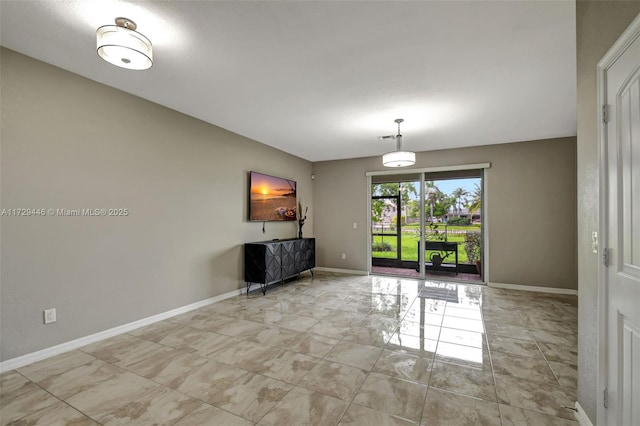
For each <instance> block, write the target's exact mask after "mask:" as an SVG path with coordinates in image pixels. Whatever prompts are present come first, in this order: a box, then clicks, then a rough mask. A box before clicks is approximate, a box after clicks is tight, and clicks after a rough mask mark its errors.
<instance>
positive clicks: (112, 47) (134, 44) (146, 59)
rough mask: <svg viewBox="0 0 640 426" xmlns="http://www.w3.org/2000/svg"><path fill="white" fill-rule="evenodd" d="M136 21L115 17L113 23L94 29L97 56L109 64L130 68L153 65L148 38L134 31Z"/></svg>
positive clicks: (141, 68) (142, 67)
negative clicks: (114, 22)
mask: <svg viewBox="0 0 640 426" xmlns="http://www.w3.org/2000/svg"><path fill="white" fill-rule="evenodd" d="M136 28H137V26H136V23H135V22H133V21H132V20H131V19H128V18H116V24H115V25H105V26H102V27H100V28H98V30H97V31H96V37H97V47H98V56H100V57H101V58H102V59H104V60H105V61H107V62H109V63H110V64H113V65H116V66H118V67H122V68H127V69H130V70H146V69H149V68H151V65H153V52H152V47H151V42H150V41H149V39H148V38H146V37H145V36H143V35H142V34H140V33H139V32H137V31H136Z"/></svg>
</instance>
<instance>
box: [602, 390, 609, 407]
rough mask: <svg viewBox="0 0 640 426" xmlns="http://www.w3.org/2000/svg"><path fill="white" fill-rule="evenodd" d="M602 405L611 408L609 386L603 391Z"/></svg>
mask: <svg viewBox="0 0 640 426" xmlns="http://www.w3.org/2000/svg"><path fill="white" fill-rule="evenodd" d="M602 405H604V408H609V389H607V388H604V390H603V391H602Z"/></svg>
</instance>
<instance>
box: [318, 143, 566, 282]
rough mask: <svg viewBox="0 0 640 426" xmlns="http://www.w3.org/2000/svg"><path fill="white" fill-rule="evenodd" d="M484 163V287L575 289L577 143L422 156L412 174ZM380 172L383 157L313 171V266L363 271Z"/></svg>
mask: <svg viewBox="0 0 640 426" xmlns="http://www.w3.org/2000/svg"><path fill="white" fill-rule="evenodd" d="M483 162H490V163H491V168H490V169H488V170H487V173H486V188H487V197H488V198H487V199H488V203H487V205H486V206H485V208H484V211H485V212H486V213H487V214H488V222H487V224H488V236H489V268H490V272H489V274H490V276H489V280H490V281H491V282H495V283H509V284H520V285H531V286H544V287H556V288H567V289H576V288H577V271H576V192H575V191H576V139H575V138H562V139H550V140H542V141H532V142H521V143H512V144H504V145H492V146H484V147H476V148H463V149H450V150H442V151H432V152H420V153H418V154H417V163H416V165H415V168H421V167H431V166H447V165H458V164H473V163H483ZM383 169H384V168H383V167H382V164H381V158H380V157H370V158H361V159H354V160H341V161H325V162H319V163H314V165H313V170H314V174H315V176H316V179H315V181H314V205H315V206H316V208H317V209H318V210H320V211H321V214H319V215H318V217H316V222H315V227H314V231H315V234H316V237H317V239H318V264H320V265H322V266H326V267H331V268H341V269H353V270H366V269H367V264H368V263H367V244H368V240H367V223H366V220H367V199H366V198H367V188H366V176H365V174H366V172H369V171H379V170H383ZM386 170H388V169H386ZM404 171H406V169H403V172H404ZM353 222H357V223H358V225H359V226H358V229H353V226H352V224H353ZM341 253H346V254H347V259H346V260H342V259H341Z"/></svg>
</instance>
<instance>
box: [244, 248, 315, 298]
mask: <svg viewBox="0 0 640 426" xmlns="http://www.w3.org/2000/svg"><path fill="white" fill-rule="evenodd" d="M315 267H316V239H315V238H291V239H287V240H272V241H259V242H256V243H246V244H245V245H244V280H245V282H246V283H247V294H249V288H250V287H251V284H254V283H256V284H260V288H261V289H262V294H266V293H267V286H268V285H269V284H272V283H274V282H278V281H280V282H282V283H284V280H285V279H286V278H290V277H293V276H296V275H298V276H299V275H300V272H303V271H306V270H310V271H311V275H313V268H315Z"/></svg>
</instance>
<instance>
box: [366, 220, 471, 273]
mask: <svg viewBox="0 0 640 426" xmlns="http://www.w3.org/2000/svg"><path fill="white" fill-rule="evenodd" d="M438 225H440V226H438V228H437V231H438V232H444V225H443V224H438ZM402 228H403V232H402V234H401V235H402V239H401V242H402V243H401V246H402V260H408V261H416V262H417V261H418V242H419V241H420V234H419V233H418V232H417V231H418V225H417V224H412V225H406V226H403V227H402ZM412 228H413V229H412ZM461 231H463V232H461ZM466 231H472V232H480V226H479V225H469V226H449V227H447V242H450V243H458V263H460V264H464V263H469V258H468V257H467V252H466V251H465V249H464V235H465V233H466ZM458 232H459V233H458ZM428 234H429V233H428ZM428 240H434V239H433V238H428ZM382 241H384V242H385V243H388V244H389V245H390V246H391V249H392V250H391V251H373V252H372V256H373V257H379V258H387V259H395V258H396V257H397V249H398V248H397V239H396V237H395V236H379V235H375V236H374V237H373V242H374V243H377V242H382ZM432 253H434V251H432V250H427V252H426V254H425V260H428V259H429V258H430V257H431V254H432ZM443 255H444V254H443ZM454 262H455V255H454V254H453V253H450V254H449V257H447V258H446V260H445V263H454Z"/></svg>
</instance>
